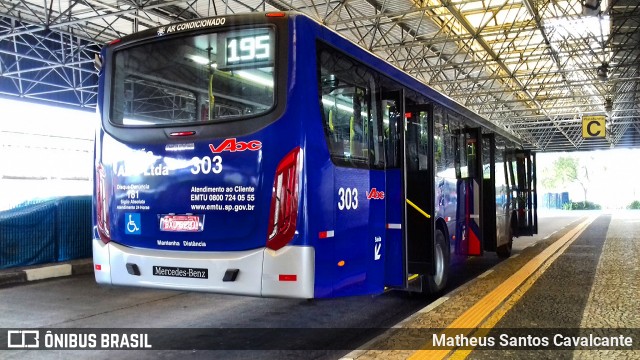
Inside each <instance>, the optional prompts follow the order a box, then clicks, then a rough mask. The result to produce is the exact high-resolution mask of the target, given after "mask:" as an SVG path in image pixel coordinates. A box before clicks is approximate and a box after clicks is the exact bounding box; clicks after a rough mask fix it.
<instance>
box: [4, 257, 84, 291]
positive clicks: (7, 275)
mask: <svg viewBox="0 0 640 360" xmlns="http://www.w3.org/2000/svg"><path fill="white" fill-rule="evenodd" d="M92 272H93V261H92V259H78V260H71V261H65V262H61V263H53V264H40V265H33V266H26V267H19V268H13V269H6V270H0V288H3V287H8V286H13V285H18V284H23V283H26V282H29V281H37V280H45V279H51V278H56V277H63V276H71V275H80V274H89V273H92Z"/></svg>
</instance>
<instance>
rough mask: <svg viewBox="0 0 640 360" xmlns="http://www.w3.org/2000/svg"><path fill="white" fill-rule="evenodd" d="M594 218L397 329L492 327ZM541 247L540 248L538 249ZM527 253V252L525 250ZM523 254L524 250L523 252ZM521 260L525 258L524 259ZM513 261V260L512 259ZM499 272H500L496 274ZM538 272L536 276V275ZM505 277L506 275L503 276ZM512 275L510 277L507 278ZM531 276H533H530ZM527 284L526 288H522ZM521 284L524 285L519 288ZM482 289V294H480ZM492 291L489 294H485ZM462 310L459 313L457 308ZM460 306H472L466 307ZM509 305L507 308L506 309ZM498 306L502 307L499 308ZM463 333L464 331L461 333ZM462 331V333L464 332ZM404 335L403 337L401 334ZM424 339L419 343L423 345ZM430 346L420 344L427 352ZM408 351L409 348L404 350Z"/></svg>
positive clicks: (371, 354)
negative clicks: (533, 254)
mask: <svg viewBox="0 0 640 360" xmlns="http://www.w3.org/2000/svg"><path fill="white" fill-rule="evenodd" d="M595 218H596V217H595V216H594V217H591V218H588V219H586V220H584V221H582V222H581V223H579V224H578V225H577V226H575V225H572V226H573V228H572V229H571V230H569V231H568V232H567V233H566V234H565V235H564V236H562V237H561V238H559V239H558V240H556V241H553V242H551V243H550V244H549V243H547V245H548V246H547V247H546V248H545V249H544V250H542V251H540V252H539V253H538V254H536V255H535V256H533V257H532V256H528V258H530V260H528V262H526V264H524V265H522V263H523V261H508V262H505V263H501V264H499V265H498V266H496V268H495V271H494V272H492V273H491V274H489V275H488V276H486V278H477V279H475V280H473V281H472V282H473V283H474V286H464V287H463V288H465V289H464V292H463V291H462V290H455V291H453V292H452V293H450V294H448V297H451V298H452V299H451V300H446V299H443V301H441V303H444V305H442V306H438V307H437V308H435V309H430V311H428V312H426V311H425V312H421V313H418V314H416V315H414V316H413V317H412V318H411V319H409V320H407V321H404V322H403V323H402V324H401V325H400V326H401V327H404V328H425V329H437V328H446V329H445V330H444V332H447V331H451V332H452V334H453V335H457V334H465V335H469V334H468V333H472V332H473V329H475V328H478V327H480V326H482V327H483V328H487V327H491V326H493V325H495V324H496V323H497V322H498V321H499V319H500V318H501V317H502V315H504V313H506V312H507V311H508V309H509V308H510V307H511V306H513V304H515V303H516V302H517V298H519V297H521V296H522V295H523V294H524V293H525V292H526V289H528V288H529V287H530V286H531V285H532V284H533V283H534V282H535V280H536V279H537V278H538V277H539V276H540V275H541V273H542V272H543V271H544V269H546V268H547V267H548V266H549V265H550V264H551V263H552V262H553V260H555V258H557V257H558V256H559V255H560V254H561V253H562V252H563V251H564V249H566V248H567V247H568V246H569V245H570V244H571V242H573V240H575V239H576V238H577V237H578V236H579V235H580V234H581V233H582V231H584V229H585V228H586V227H587V226H588V225H589V224H590V223H591V222H593V220H594V219H595ZM541 246H542V245H541ZM527 250H528V249H527ZM525 251H526V250H525ZM523 257H527V255H524V256H523ZM513 260H515V259H513ZM518 260H522V259H518ZM498 268H501V269H502V270H504V271H499V269H498ZM538 270H540V271H539V272H538V273H536V271H538ZM504 274H506V275H504ZM508 274H512V275H510V276H509V275H508ZM534 274H535V275H534ZM527 283H528V285H526V284H527ZM523 284H525V285H524V286H523ZM483 289H486V290H483ZM488 289H492V290H488ZM458 303H460V304H462V306H464V308H463V309H461V306H460V305H457V304H458ZM464 304H472V305H471V306H470V307H468V305H464ZM509 304H511V305H510V306H509ZM501 305H502V306H501ZM465 329H466V330H465ZM464 331H466V333H465V332H464ZM401 334H404V335H406V333H401ZM426 340H427V339H424V340H423V341H426ZM412 341H413V344H415V339H402V338H398V337H395V338H394V336H393V335H390V336H389V337H384V338H382V339H378V340H377V341H375V343H376V348H389V349H402V348H403V345H402V344H403V343H405V344H409V343H412ZM429 346H430V343H426V342H425V344H424V346H423V348H428V347H429ZM408 348H410V347H408ZM452 350H454V349H449V350H419V351H413V350H386V351H382V350H369V351H358V352H354V353H351V354H350V355H349V356H347V357H346V358H353V359H359V360H361V359H407V358H411V359H442V358H445V357H447V356H449V355H451V352H452ZM469 352H470V350H465V351H459V352H457V353H455V356H452V358H457V359H460V358H464V357H465V356H466V355H468V354H469Z"/></svg>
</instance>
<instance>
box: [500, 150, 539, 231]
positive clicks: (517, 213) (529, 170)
mask: <svg viewBox="0 0 640 360" xmlns="http://www.w3.org/2000/svg"><path fill="white" fill-rule="evenodd" d="M505 160H506V161H505V163H506V166H507V169H506V170H507V180H508V186H509V188H510V191H509V192H508V193H509V197H510V199H509V200H510V202H511V208H512V210H513V211H512V220H511V226H512V229H513V236H516V237H518V236H530V235H533V234H537V233H538V212H537V208H538V203H537V187H536V154H535V153H534V152H532V151H531V150H510V151H507V152H506V159H505Z"/></svg>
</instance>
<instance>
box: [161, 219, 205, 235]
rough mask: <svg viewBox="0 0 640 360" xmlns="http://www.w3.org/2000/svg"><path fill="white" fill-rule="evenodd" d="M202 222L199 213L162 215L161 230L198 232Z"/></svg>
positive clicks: (200, 229)
mask: <svg viewBox="0 0 640 360" xmlns="http://www.w3.org/2000/svg"><path fill="white" fill-rule="evenodd" d="M202 225H203V224H202V223H200V217H199V216H197V215H163V216H161V217H160V230H161V231H176V232H198V231H202Z"/></svg>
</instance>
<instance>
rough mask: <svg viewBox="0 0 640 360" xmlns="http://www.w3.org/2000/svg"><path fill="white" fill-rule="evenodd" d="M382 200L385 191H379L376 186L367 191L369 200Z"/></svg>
mask: <svg viewBox="0 0 640 360" xmlns="http://www.w3.org/2000/svg"><path fill="white" fill-rule="evenodd" d="M371 199H373V200H382V199H384V191H378V189H376V188H372V189H371V190H369V191H367V200H371Z"/></svg>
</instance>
